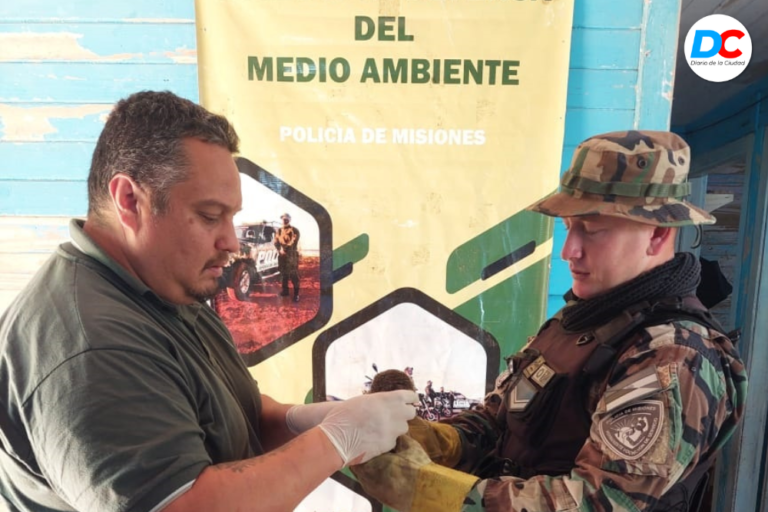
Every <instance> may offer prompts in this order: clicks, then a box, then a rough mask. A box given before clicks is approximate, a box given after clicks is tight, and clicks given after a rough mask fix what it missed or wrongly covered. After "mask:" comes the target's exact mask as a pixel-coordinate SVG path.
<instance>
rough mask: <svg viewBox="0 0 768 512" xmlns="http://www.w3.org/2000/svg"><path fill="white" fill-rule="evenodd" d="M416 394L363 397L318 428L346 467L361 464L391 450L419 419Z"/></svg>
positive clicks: (348, 403)
mask: <svg viewBox="0 0 768 512" xmlns="http://www.w3.org/2000/svg"><path fill="white" fill-rule="evenodd" d="M418 400H419V397H418V395H417V394H416V393H415V392H413V391H390V392H387V393H376V394H371V395H361V396H356V397H354V398H350V399H349V400H345V401H343V402H339V405H338V406H336V407H334V408H333V409H332V410H331V411H330V412H329V413H328V414H327V415H326V416H325V418H323V420H322V421H321V422H320V424H319V425H318V426H319V427H320V428H321V429H322V430H323V432H325V434H326V435H327V436H328V439H330V440H331V442H332V443H333V445H334V446H335V447H336V451H338V452H339V455H340V456H341V458H342V459H343V460H344V465H350V464H359V463H361V462H365V461H367V460H370V459H371V458H373V457H375V456H376V455H379V454H380V453H384V452H386V451H388V450H391V449H392V448H393V447H394V446H395V442H396V440H397V437H398V436H400V435H402V434H405V433H406V432H407V431H408V420H410V419H412V418H413V417H414V416H416V408H415V407H414V406H413V403H414V402H417V401H418Z"/></svg>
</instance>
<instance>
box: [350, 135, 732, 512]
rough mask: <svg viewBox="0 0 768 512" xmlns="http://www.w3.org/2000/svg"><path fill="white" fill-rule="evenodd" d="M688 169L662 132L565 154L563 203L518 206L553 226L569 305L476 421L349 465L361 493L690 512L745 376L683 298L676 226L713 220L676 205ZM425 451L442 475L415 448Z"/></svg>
mask: <svg viewBox="0 0 768 512" xmlns="http://www.w3.org/2000/svg"><path fill="white" fill-rule="evenodd" d="M689 160H690V150H689V148H688V146H687V145H686V143H685V142H684V141H683V140H682V139H681V138H680V137H678V136H677V135H675V134H672V133H667V132H650V131H644V132H637V131H630V132H616V133H609V134H604V135H599V136H596V137H592V138H591V139H588V140H587V141H585V142H583V143H582V144H581V145H580V146H579V147H578V148H577V149H576V151H575V154H574V158H573V161H572V164H571V167H570V169H569V170H568V172H566V173H565V175H564V176H563V178H562V182H561V187H560V190H559V192H555V193H553V194H552V195H550V196H548V197H546V198H544V199H543V200H541V201H538V202H537V203H535V204H533V205H531V206H530V207H529V209H530V210H533V211H538V212H541V213H544V214H545V215H550V216H558V217H563V218H564V222H565V225H566V227H567V228H568V237H567V239H566V241H565V245H564V247H563V253H562V256H563V259H565V260H567V261H568V262H569V267H570V270H571V274H572V277H573V281H574V282H573V287H572V289H571V290H570V291H569V292H568V294H567V296H566V298H567V300H568V303H567V304H566V306H565V307H564V308H563V309H562V310H561V311H560V312H558V313H557V314H556V315H555V317H553V318H552V319H550V320H548V321H547V322H546V323H545V324H544V325H543V326H542V328H541V329H540V330H539V332H538V334H537V335H536V336H533V337H531V339H530V341H529V343H528V344H527V345H526V347H525V348H524V349H523V350H522V351H521V352H519V353H518V354H516V355H515V356H513V357H511V358H509V360H508V362H509V370H507V371H506V372H504V373H503V374H502V375H501V376H500V377H499V378H498V379H497V382H496V389H495V390H494V391H493V392H492V393H490V394H489V395H488V396H487V397H486V399H485V402H484V406H483V408H481V409H480V410H477V411H468V412H466V413H463V414H461V415H459V416H458V417H456V418H454V419H452V420H449V421H448V422H444V423H431V424H430V426H431V429H430V430H429V431H427V433H428V435H427V436H424V435H423V432H421V433H416V432H410V434H411V436H403V437H401V438H400V439H399V440H398V446H397V448H396V450H395V451H394V452H393V453H388V454H384V455H382V456H380V457H377V458H375V459H373V460H372V461H370V462H369V463H367V464H364V465H361V466H357V467H354V468H353V470H354V471H355V474H356V475H358V478H359V480H360V481H361V483H362V484H363V487H364V488H365V489H366V491H368V492H369V493H371V494H372V495H373V496H375V497H376V498H378V499H380V500H381V501H383V502H385V503H387V504H388V505H391V506H392V507H393V508H396V509H397V510H399V511H401V512H409V511H410V512H428V511H429V512H431V511H438V510H439V511H444V512H452V511H456V512H458V511H462V512H476V511H478V512H479V511H487V512H522V511H539V512H545V511H565V510H567V511H577V510H579V511H581V510H583V511H633V512H634V511H647V510H670V509H673V508H674V509H675V510H681V509H680V508H677V507H679V506H680V504H681V503H680V501H681V500H682V503H683V504H684V506H685V507H686V509H690V508H692V504H691V503H688V501H690V500H689V494H686V492H683V488H685V489H686V490H687V491H690V489H691V488H694V487H695V482H696V481H698V480H699V477H700V475H701V474H703V471H704V470H705V469H706V468H707V467H708V466H709V464H710V463H711V461H712V459H713V456H714V455H715V454H716V452H717V451H718V450H719V449H720V448H721V447H722V446H723V444H724V443H725V442H726V441H727V440H728V439H729V438H730V436H731V434H732V433H733V432H734V430H735V428H736V425H737V423H738V421H739V419H740V418H741V416H742V414H743V408H744V404H745V396H746V389H747V379H746V375H745V371H744V365H743V363H742V361H741V360H740V358H739V355H738V353H737V352H736V349H735V348H734V346H733V344H732V342H731V340H730V339H729V338H728V337H726V336H725V335H723V334H722V329H721V328H719V327H717V324H716V322H714V321H712V319H711V316H709V315H708V312H707V311H706V309H704V307H703V306H702V305H701V304H700V303H699V302H698V300H697V299H696V298H695V295H694V292H695V290H696V286H697V284H698V282H699V279H700V267H699V263H698V261H697V260H696V258H695V257H694V256H693V255H691V254H689V253H680V254H675V253H674V238H675V234H676V228H677V227H678V226H684V225H691V224H708V223H713V222H714V220H715V219H714V218H713V217H711V216H710V215H709V214H708V213H706V212H704V211H703V210H700V209H698V208H696V207H695V206H693V205H691V204H689V203H687V202H685V201H683V200H682V198H683V197H685V196H686V195H687V194H688V192H689V184H688V183H687V181H686V178H687V174H688V165H689ZM414 439H415V440H414ZM416 440H418V441H419V443H421V444H419V443H417V441H416ZM436 442H437V443H439V444H440V446H441V450H442V454H441V455H442V459H440V460H441V461H447V462H445V463H444V465H438V464H435V462H437V461H438V459H436V458H435V457H434V456H432V453H430V456H432V457H431V458H430V456H428V455H427V453H425V451H424V450H423V449H422V446H421V445H427V444H430V443H431V444H432V445H434V444H435V443H436ZM446 466H447V467H446ZM449 468H454V469H449ZM457 470H459V471H457Z"/></svg>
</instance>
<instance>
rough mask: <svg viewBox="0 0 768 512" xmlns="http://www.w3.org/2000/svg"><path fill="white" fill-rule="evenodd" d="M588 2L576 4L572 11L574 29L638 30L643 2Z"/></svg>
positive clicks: (600, 0)
mask: <svg viewBox="0 0 768 512" xmlns="http://www.w3.org/2000/svg"><path fill="white" fill-rule="evenodd" d="M617 3H619V2H617V1H616V0H589V1H586V2H576V5H575V9H574V11H573V26H574V28H620V29H631V28H634V29H639V28H640V27H641V23H642V20H643V2H626V1H624V2H621V4H622V5H621V6H620V8H617V7H618V6H617V5H616V4H617Z"/></svg>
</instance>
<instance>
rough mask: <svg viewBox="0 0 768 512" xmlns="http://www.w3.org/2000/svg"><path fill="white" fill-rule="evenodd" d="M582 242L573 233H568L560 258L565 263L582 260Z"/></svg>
mask: <svg viewBox="0 0 768 512" xmlns="http://www.w3.org/2000/svg"><path fill="white" fill-rule="evenodd" d="M581 256H582V250H581V242H580V241H579V239H578V237H577V236H575V235H574V234H573V232H570V231H569V232H568V235H567V236H566V237H565V243H564V244H563V250H562V251H561V252H560V257H561V258H562V259H564V260H565V261H570V260H576V259H579V258H581Z"/></svg>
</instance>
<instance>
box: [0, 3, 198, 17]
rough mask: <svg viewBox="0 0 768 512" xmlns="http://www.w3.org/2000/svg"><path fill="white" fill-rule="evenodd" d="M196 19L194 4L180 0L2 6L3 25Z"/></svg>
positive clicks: (0, 4)
mask: <svg viewBox="0 0 768 512" xmlns="http://www.w3.org/2000/svg"><path fill="white" fill-rule="evenodd" d="M194 19H195V10H194V2H180V1H179V0H130V1H125V0H121V1H117V2H94V1H93V0H68V1H67V2H52V1H51V0H23V1H12V0H5V1H3V2H0V20H3V21H50V22H55V23H59V22H61V21H62V20H67V21H84V20H99V21H126V22H129V21H135V20H142V21H143V20H157V21H158V22H161V21H170V20H183V21H192V22H194Z"/></svg>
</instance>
